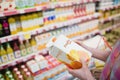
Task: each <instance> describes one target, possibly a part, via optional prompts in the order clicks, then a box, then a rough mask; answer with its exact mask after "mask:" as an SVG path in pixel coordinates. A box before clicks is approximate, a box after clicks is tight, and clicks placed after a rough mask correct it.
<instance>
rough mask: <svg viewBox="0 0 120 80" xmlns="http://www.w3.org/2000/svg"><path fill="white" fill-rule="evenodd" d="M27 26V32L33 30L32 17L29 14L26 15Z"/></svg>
mask: <svg viewBox="0 0 120 80" xmlns="http://www.w3.org/2000/svg"><path fill="white" fill-rule="evenodd" d="M27 26H28V30H29V31H30V30H33V29H34V24H33V16H32V15H31V14H27Z"/></svg>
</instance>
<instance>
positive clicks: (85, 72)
mask: <svg viewBox="0 0 120 80" xmlns="http://www.w3.org/2000/svg"><path fill="white" fill-rule="evenodd" d="M81 62H82V68H80V69H70V68H68V71H69V73H70V74H72V75H73V76H74V77H77V78H79V79H81V80H94V78H93V77H92V75H91V72H90V70H89V69H88V67H87V65H86V63H85V62H84V61H83V60H81Z"/></svg>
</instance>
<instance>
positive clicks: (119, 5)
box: [99, 4, 120, 11]
mask: <svg viewBox="0 0 120 80" xmlns="http://www.w3.org/2000/svg"><path fill="white" fill-rule="evenodd" d="M118 7H120V4H118V5H111V6H107V7H100V8H99V10H102V11H105V10H111V9H114V8H118Z"/></svg>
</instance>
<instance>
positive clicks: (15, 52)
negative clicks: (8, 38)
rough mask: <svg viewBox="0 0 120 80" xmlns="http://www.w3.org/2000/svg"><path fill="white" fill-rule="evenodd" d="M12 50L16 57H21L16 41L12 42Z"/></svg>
mask: <svg viewBox="0 0 120 80" xmlns="http://www.w3.org/2000/svg"><path fill="white" fill-rule="evenodd" d="M13 50H14V54H15V57H16V58H19V57H21V52H20V48H19V47H18V45H17V43H16V42H14V44H13Z"/></svg>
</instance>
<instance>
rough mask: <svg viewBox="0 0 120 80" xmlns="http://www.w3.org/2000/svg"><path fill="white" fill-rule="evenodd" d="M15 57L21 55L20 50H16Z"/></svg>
mask: <svg viewBox="0 0 120 80" xmlns="http://www.w3.org/2000/svg"><path fill="white" fill-rule="evenodd" d="M15 57H16V58H19V57H21V53H20V50H17V51H15Z"/></svg>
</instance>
